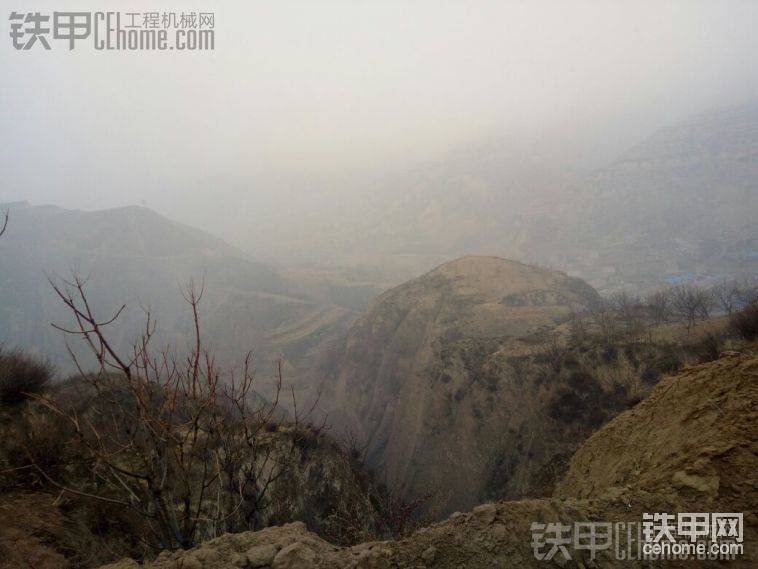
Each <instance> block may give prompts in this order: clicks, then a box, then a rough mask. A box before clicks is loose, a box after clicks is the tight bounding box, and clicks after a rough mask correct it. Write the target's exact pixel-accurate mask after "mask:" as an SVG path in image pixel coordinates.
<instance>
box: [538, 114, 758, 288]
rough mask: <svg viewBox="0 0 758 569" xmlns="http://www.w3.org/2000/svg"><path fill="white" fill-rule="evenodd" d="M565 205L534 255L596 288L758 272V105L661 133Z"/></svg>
mask: <svg viewBox="0 0 758 569" xmlns="http://www.w3.org/2000/svg"><path fill="white" fill-rule="evenodd" d="M565 201H566V203H567V204H569V205H570V207H566V208H565V209H564V211H555V212H554V213H553V214H552V216H551V217H550V219H547V220H545V227H547V228H550V231H547V232H544V231H543V232H542V235H541V236H536V237H535V246H536V250H537V251H536V252H537V257H538V258H540V259H541V260H543V261H545V260H546V261H548V262H549V263H550V264H551V265H553V266H557V267H561V268H563V269H568V270H571V271H572V272H576V273H577V274H580V275H581V276H582V277H584V278H585V279H587V280H589V282H591V283H592V284H593V285H595V286H599V287H602V288H608V287H615V286H620V285H623V284H638V285H641V286H650V285H651V284H659V283H661V282H663V281H664V280H665V279H666V278H668V277H676V276H677V275H683V274H687V273H691V274H692V277H693V278H705V279H707V278H710V279H711V280H716V279H719V278H723V277H725V276H738V275H747V274H753V275H755V274H758V223H756V222H755V220H756V219H758V105H756V106H745V107H738V108H731V109H726V110H719V111H712V112H708V113H704V114H701V115H697V116H694V117H692V118H691V119H689V120H687V121H684V122H681V123H678V124H674V125H672V126H670V127H667V128H664V129H662V130H660V131H658V132H657V133H655V134H653V135H652V136H651V137H650V138H648V139H647V140H645V141H643V142H641V143H640V144H638V145H637V146H635V147H633V148H632V149H630V150H629V151H627V152H626V153H624V154H623V155H622V156H621V157H620V158H619V159H618V160H616V161H615V162H614V163H613V164H611V165H610V166H609V167H607V168H605V169H603V170H600V171H599V172H597V173H596V174H594V175H593V176H592V177H590V178H589V179H588V180H586V181H585V182H584V183H583V184H580V185H579V186H578V187H576V188H575V189H574V190H571V191H569V192H567V193H566V196H565Z"/></svg>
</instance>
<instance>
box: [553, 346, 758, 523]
mask: <svg viewBox="0 0 758 569" xmlns="http://www.w3.org/2000/svg"><path fill="white" fill-rule="evenodd" d="M613 487H627V488H629V489H632V490H646V491H648V492H653V493H656V494H665V495H668V496H671V497H672V499H675V500H676V501H678V502H680V503H682V504H683V505H686V504H697V505H698V506H700V507H704V508H706V510H702V511H707V510H710V511H723V512H738V511H747V512H750V511H752V512H755V511H756V510H757V509H758V358H754V357H748V356H743V355H739V354H732V355H728V356H725V357H722V358H721V359H719V360H717V361H715V362H712V363H708V364H703V365H699V366H693V367H690V368H686V369H685V370H684V371H683V372H682V373H680V374H678V375H676V376H673V377H669V378H666V379H664V380H663V381H661V383H660V384H658V385H657V386H656V388H655V389H654V390H653V391H652V393H651V394H650V396H649V397H648V398H647V399H645V400H644V401H642V402H641V403H640V404H639V405H637V406H636V407H634V408H633V409H631V410H630V411H627V412H625V413H623V414H621V415H619V416H618V417H616V418H615V419H614V420H613V421H611V422H610V423H608V424H607V425H605V426H604V427H603V428H601V429H600V430H599V431H597V432H596V433H595V434H594V435H593V436H591V437H590V438H589V439H588V440H587V441H586V442H585V443H584V444H583V445H582V447H581V448H580V449H579V450H578V451H577V452H576V454H575V455H574V457H573V458H572V460H571V464H570V468H569V471H568V473H567V474H566V476H565V478H564V479H563V481H562V482H561V483H560V484H559V485H558V487H557V489H556V495H557V496H562V497H576V498H587V497H597V496H599V495H601V494H602V493H604V492H606V491H608V490H609V489H611V488H613Z"/></svg>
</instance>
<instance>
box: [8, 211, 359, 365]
mask: <svg viewBox="0 0 758 569" xmlns="http://www.w3.org/2000/svg"><path fill="white" fill-rule="evenodd" d="M10 214H11V220H10V224H9V227H8V231H7V232H6V234H5V235H4V236H3V239H2V240H0V343H4V344H6V345H9V346H17V347H21V348H23V349H24V350H26V351H27V352H28V353H32V354H39V355H41V356H44V357H46V358H49V359H50V360H52V362H53V363H55V364H57V365H59V366H61V367H62V368H63V369H65V370H70V369H72V367H71V362H70V358H69V356H68V353H67V351H66V347H65V344H64V340H63V338H62V337H61V334H60V333H59V332H57V331H55V330H53V329H52V328H51V327H50V323H51V322H56V323H58V324H67V323H68V322H69V320H68V318H69V315H68V314H67V313H66V311H65V310H64V307H63V306H62V304H61V302H60V301H59V300H58V299H57V298H56V297H55V295H54V293H53V290H52V288H51V286H50V284H49V283H48V281H47V276H48V275H50V276H53V277H55V276H56V275H57V276H60V277H63V278H70V277H71V274H72V271H76V272H78V273H79V274H81V275H82V276H85V277H87V288H88V291H89V297H90V300H91V301H92V304H93V307H94V309H95V310H96V313H98V314H100V315H101V317H102V318H103V319H107V318H109V317H110V315H112V314H113V313H114V312H115V311H116V310H117V309H118V307H120V306H121V305H122V304H124V303H125V304H126V305H127V309H126V310H125V311H124V313H123V314H122V315H121V317H120V318H119V323H118V326H114V327H112V333H113V334H114V339H115V342H116V345H117V346H118V348H119V349H120V350H124V349H126V348H127V347H128V346H129V345H130V343H131V342H132V341H133V340H134V339H135V338H136V337H137V334H138V332H139V331H140V330H141V327H142V325H143V321H144V310H143V308H149V309H150V310H151V312H152V314H153V316H154V317H155V318H157V321H158V329H157V337H156V340H157V343H158V344H171V345H177V346H179V347H180V348H181V347H182V346H183V345H184V343H185V338H186V337H187V335H188V334H189V333H190V332H191V322H190V318H189V313H188V311H187V306H186V303H185V302H184V300H183V298H182V295H181V290H180V287H181V286H182V285H186V283H187V282H188V280H189V279H195V281H196V282H200V281H203V282H204V284H205V289H206V293H205V295H204V298H203V304H202V306H201V309H202V313H201V321H202V324H203V331H204V334H205V337H206V339H207V340H208V342H209V344H210V345H211V346H212V347H213V348H214V349H215V351H216V354H217V356H218V357H219V359H220V361H231V360H232V359H235V358H238V357H239V355H240V354H244V353H245V352H247V351H248V350H253V356H254V358H255V362H256V364H257V368H258V369H259V370H260V371H261V373H262V374H265V375H266V376H270V374H271V371H272V366H273V362H274V360H275V359H276V358H278V357H284V358H285V359H286V361H287V362H289V363H290V364H292V365H293V366H295V367H296V366H297V364H298V362H299V361H301V360H302V359H303V358H306V357H307V356H308V355H309V354H310V353H311V350H313V349H314V347H315V346H316V345H318V344H319V342H322V341H325V340H326V339H328V338H329V337H330V335H332V334H334V333H335V332H339V331H342V330H343V329H344V328H345V326H346V323H347V322H348V321H350V320H351V319H352V315H351V312H350V311H349V310H346V309H341V308H337V307H335V306H333V305H330V304H327V303H319V302H314V301H311V300H309V299H308V298H306V297H305V296H303V295H299V294H293V293H291V292H290V285H289V284H288V282H287V280H286V279H284V278H282V277H281V276H280V275H279V274H278V273H277V272H276V271H275V270H273V269H272V268H271V267H269V266H267V265H265V264H263V263H260V262H257V261H255V260H254V259H252V258H250V257H249V256H248V255H246V254H244V253H243V252H241V251H239V250H238V249H235V248H234V247H232V246H230V245H228V244H226V243H224V242H223V241H221V240H220V239H217V238H215V237H213V236H211V235H209V234H207V233H204V232H202V231H199V230H197V229H194V228H192V227H188V226H186V225H182V224H179V223H176V222H173V221H171V220H169V219H167V218H165V217H163V216H161V215H159V214H157V213H155V212H153V211H151V210H149V209H147V208H143V207H125V208H118V209H112V210H104V211H92V212H85V211H74V210H65V209H61V208H57V207H53V206H29V205H28V204H23V203H22V204H14V205H13V206H12V207H11V210H10ZM74 347H76V345H74ZM288 371H289V372H290V373H289V375H290V378H291V379H292V376H293V375H294V374H295V372H294V367H293V368H289V369H288Z"/></svg>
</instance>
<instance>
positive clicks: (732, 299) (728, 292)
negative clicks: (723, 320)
mask: <svg viewBox="0 0 758 569" xmlns="http://www.w3.org/2000/svg"><path fill="white" fill-rule="evenodd" d="M711 292H712V294H713V300H714V302H715V303H716V304H718V307H719V308H720V309H721V310H722V311H723V312H724V314H726V315H727V316H731V315H732V312H734V309H735V308H737V305H738V303H739V297H740V285H739V283H737V282H735V281H727V280H726V279H724V280H723V281H722V282H720V283H719V284H717V285H716V286H714V287H713V288H712V289H711Z"/></svg>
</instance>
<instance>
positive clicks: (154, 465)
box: [27, 277, 292, 549]
mask: <svg viewBox="0 0 758 569" xmlns="http://www.w3.org/2000/svg"><path fill="white" fill-rule="evenodd" d="M51 284H52V286H53V289H54V290H55V292H56V294H57V295H58V297H59V298H60V300H61V301H62V302H63V303H64V304H65V306H66V307H68V309H69V311H70V313H71V314H72V315H73V321H74V323H75V324H74V326H73V327H71V328H66V327H63V326H58V325H54V326H55V327H56V328H57V329H59V330H62V331H63V332H64V333H65V334H66V335H67V336H75V337H78V338H81V339H82V340H83V341H84V343H85V344H86V345H87V346H88V347H89V350H90V352H91V353H92V354H93V355H94V358H95V361H96V362H97V369H96V370H95V371H94V372H91V373H90V372H85V371H84V366H83V365H81V363H80V361H79V359H78V357H77V356H75V355H74V351H73V350H72V349H71V348H69V353H70V354H71V357H72V358H73V360H74V362H75V364H76V366H77V368H78V369H79V373H80V375H81V377H82V378H83V379H84V381H85V382H86V385H88V386H89V390H90V392H91V393H92V394H93V395H92V399H91V401H90V403H89V404H88V406H87V407H86V408H84V409H82V408H79V407H77V406H76V405H73V404H66V403H64V402H62V401H61V400H60V398H58V399H55V398H53V397H51V396H42V397H39V400H40V401H41V402H42V403H43V404H44V405H45V406H46V407H47V408H49V409H50V410H51V411H52V412H54V413H55V414H57V415H58V416H60V417H62V418H64V420H65V421H66V423H67V424H69V425H70V426H71V427H72V429H73V432H74V433H75V435H76V436H75V438H74V440H73V441H72V442H71V444H75V445H77V448H78V450H79V452H80V453H81V454H82V455H83V456H84V457H85V462H86V465H87V469H88V470H89V473H90V475H89V476H88V477H87V478H88V479H89V480H90V481H91V482H90V483H89V484H86V485H84V484H81V483H77V484H74V483H72V482H70V481H66V480H56V479H54V478H53V476H52V475H51V474H49V473H48V472H47V471H45V469H43V468H42V467H40V466H38V465H36V464H34V462H33V459H32V458H31V453H27V454H28V455H29V459H30V461H32V463H33V464H34V466H35V468H37V470H38V471H39V472H40V473H41V475H42V476H43V477H44V478H45V479H46V480H47V481H48V482H49V483H51V484H52V485H54V486H57V487H59V488H60V489H61V490H63V491H64V492H70V493H72V494H75V495H78V496H82V497H86V498H90V499H93V500H100V501H104V502H109V503H112V504H118V505H120V506H123V507H124V508H128V509H130V510H132V511H134V512H136V513H137V514H139V516H141V518H142V519H143V520H144V521H145V523H146V525H147V527H148V528H149V531H148V535H149V536H150V538H149V540H148V544H149V545H150V546H152V547H155V548H157V549H175V548H187V547H191V546H193V545H195V544H196V543H197V542H198V541H200V540H203V539H208V538H212V537H214V536H217V535H220V534H222V533H225V532H228V531H241V530H244V529H257V528H258V527H259V525H260V521H261V512H262V511H263V510H264V509H265V508H266V507H267V505H268V503H267V500H268V496H269V495H268V490H269V489H270V488H271V485H272V483H274V482H275V481H276V480H277V478H279V477H280V476H282V475H283V473H285V471H286V469H287V468H288V460H289V455H290V454H291V453H292V448H291V447H290V450H289V454H288V452H287V451H286V450H285V451H284V452H282V449H281V447H278V446H277V445H276V444H275V443H273V442H272V434H271V432H270V429H268V428H267V427H268V426H269V425H270V422H271V421H272V420H273V419H274V414H275V410H276V408H277V404H278V400H279V393H280V390H281V385H282V377H281V366H279V369H278V371H277V377H276V380H275V381H276V397H275V399H274V401H273V402H270V403H269V402H261V400H260V399H258V403H256V404H255V405H252V404H251V403H250V400H251V399H252V395H253V393H252V388H253V385H254V377H253V373H252V368H251V363H250V355H249V354H248V356H247V357H246V358H245V359H244V361H243V363H242V365H241V368H240V369H237V370H231V371H229V372H228V373H226V374H222V373H220V372H219V370H218V368H217V366H216V363H215V360H214V358H213V356H212V355H211V354H209V353H208V352H207V351H206V350H205V349H204V347H203V343H202V338H201V334H200V318H199V314H198V306H199V304H200V302H201V299H202V296H203V287H202V286H200V287H197V286H195V285H194V284H193V283H190V284H189V286H187V287H186V289H184V290H183V294H184V297H185V300H186V301H187V303H188V306H189V308H190V311H191V313H192V319H193V324H194V326H193V329H194V333H193V341H192V347H191V349H189V353H188V354H187V355H185V356H178V355H176V353H175V352H174V351H172V350H169V349H165V350H161V351H157V352H156V351H154V350H152V348H151V340H152V339H153V335H154V332H155V322H154V320H153V319H152V318H151V315H150V313H149V312H148V313H147V315H146V321H145V327H144V329H143V332H142V334H141V337H140V339H139V341H137V342H136V343H135V344H134V345H133V347H132V349H131V351H130V353H128V354H120V353H118V352H117V351H116V350H115V349H114V347H113V344H112V343H111V341H110V340H109V338H108V334H107V333H106V330H107V328H108V327H109V326H110V325H111V324H113V323H114V322H115V321H116V319H117V318H118V317H119V315H120V314H121V313H122V312H123V310H124V308H125V307H124V306H122V307H121V308H119V309H118V310H117V311H116V313H115V314H114V315H113V316H112V317H110V318H107V319H105V320H102V319H99V318H97V317H96V316H95V314H94V312H93V309H92V306H91V304H90V302H89V300H88V298H87V295H86V293H85V282H84V281H83V280H82V279H81V278H79V277H74V279H73V280H72V281H70V282H68V281H62V282H61V283H56V282H53V281H51Z"/></svg>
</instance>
